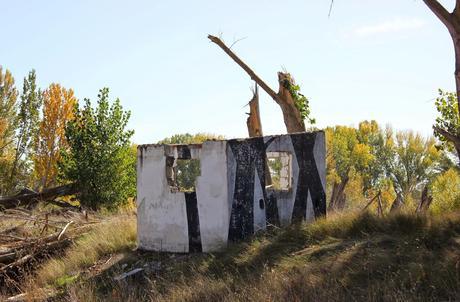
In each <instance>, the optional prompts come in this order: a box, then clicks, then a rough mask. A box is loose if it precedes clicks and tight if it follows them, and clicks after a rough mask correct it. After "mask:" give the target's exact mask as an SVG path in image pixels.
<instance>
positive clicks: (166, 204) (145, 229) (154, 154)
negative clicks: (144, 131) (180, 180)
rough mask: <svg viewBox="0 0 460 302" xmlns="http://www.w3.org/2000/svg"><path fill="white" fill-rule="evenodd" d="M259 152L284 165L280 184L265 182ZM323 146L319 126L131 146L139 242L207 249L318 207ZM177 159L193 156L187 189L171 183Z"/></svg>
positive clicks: (306, 215)
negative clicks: (194, 172)
mask: <svg viewBox="0 0 460 302" xmlns="http://www.w3.org/2000/svg"><path fill="white" fill-rule="evenodd" d="M271 152H277V153H271ZM267 153H268V154H269V156H270V154H278V155H279V156H281V162H282V164H283V165H284V166H285V167H286V169H283V170H282V172H281V175H280V176H281V184H282V186H281V187H282V189H281V190H274V189H273V188H271V187H269V186H267V184H266V183H265V181H266V174H267V173H270V172H269V171H266V167H267V165H266V161H267ZM325 154H326V149H325V136H324V132H322V131H319V132H314V133H297V134H288V135H279V136H267V137H259V138H251V139H245V140H229V141H208V142H205V143H204V144H203V145H189V146H186V145H165V146H163V145H142V146H139V147H138V165H137V169H138V183H137V187H138V241H139V248H141V249H146V250H157V251H160V250H161V251H169V252H189V251H203V252H211V251H216V250H219V249H221V248H223V247H225V246H226V244H227V242H228V241H229V240H241V239H244V238H245V237H247V236H251V235H252V234H254V233H255V232H257V231H259V230H264V229H265V228H267V226H269V225H272V224H273V225H280V226H283V225H288V224H290V223H291V222H292V221H293V220H299V219H302V220H306V221H313V220H314V219H315V218H316V217H319V216H323V215H325V214H326V195H325V185H326V163H325ZM177 159H199V160H200V168H201V175H200V176H198V178H197V179H196V182H195V192H179V191H178V190H177V188H174V187H172V186H171V183H172V182H173V181H174V180H173V179H172V178H174V171H173V170H171V169H173V166H174V163H175V161H176V160H177ZM167 162H168V163H167ZM171 164H172V165H171ZM166 171H168V172H166ZM167 174H168V175H167ZM167 177H169V178H170V179H169V183H168V179H167Z"/></svg>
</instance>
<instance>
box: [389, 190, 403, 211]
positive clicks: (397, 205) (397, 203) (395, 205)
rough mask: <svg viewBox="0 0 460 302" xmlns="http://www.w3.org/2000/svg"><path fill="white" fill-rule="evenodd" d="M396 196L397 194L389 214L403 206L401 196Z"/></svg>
mask: <svg viewBox="0 0 460 302" xmlns="http://www.w3.org/2000/svg"><path fill="white" fill-rule="evenodd" d="M396 194H397V195H396V198H395V200H394V201H393V204H392V205H391V209H390V213H394V212H397V211H398V210H399V209H401V208H402V206H403V205H404V201H403V198H402V196H401V194H399V193H396Z"/></svg>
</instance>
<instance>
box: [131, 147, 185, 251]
mask: <svg viewBox="0 0 460 302" xmlns="http://www.w3.org/2000/svg"><path fill="white" fill-rule="evenodd" d="M137 156H138V160H137V207H138V210H137V235H138V243H139V248H141V249H145V250H155V251H162V250H164V251H169V252H188V250H189V239H188V226H187V213H186V208H185V196H184V194H183V193H181V192H178V193H171V190H170V187H169V185H168V183H167V180H166V158H165V149H164V146H156V145H144V146H140V148H139V149H138V154H137Z"/></svg>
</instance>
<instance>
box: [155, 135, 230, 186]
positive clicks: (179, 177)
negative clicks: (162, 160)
mask: <svg viewBox="0 0 460 302" xmlns="http://www.w3.org/2000/svg"><path fill="white" fill-rule="evenodd" d="M223 139H225V137H224V136H223V135H216V134H210V133H197V134H193V135H192V134H190V133H184V134H175V135H173V136H171V137H167V138H164V139H162V140H161V141H159V142H158V143H159V144H186V145H188V144H202V143H203V142H205V141H207V140H223ZM175 164H176V166H175V168H174V170H175V175H176V183H177V186H178V188H179V190H181V191H192V190H193V189H194V187H195V180H196V178H197V177H198V176H199V175H200V174H201V171H200V161H199V160H176V163H175Z"/></svg>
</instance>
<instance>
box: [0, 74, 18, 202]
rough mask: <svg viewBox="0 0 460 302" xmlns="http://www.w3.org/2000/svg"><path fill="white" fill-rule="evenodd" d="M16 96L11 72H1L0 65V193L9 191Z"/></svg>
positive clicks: (16, 92) (15, 123)
mask: <svg viewBox="0 0 460 302" xmlns="http://www.w3.org/2000/svg"><path fill="white" fill-rule="evenodd" d="M17 97H18V91H17V89H16V86H15V84H14V78H13V76H12V75H11V72H10V71H9V70H8V69H7V70H5V72H3V68H2V66H0V195H2V194H5V193H6V192H8V191H9V190H8V185H9V182H8V179H9V178H8V172H9V171H10V167H11V164H12V162H13V158H14V152H13V145H14V134H15V130H16V125H17V120H16V107H17V104H16V100H17Z"/></svg>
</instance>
